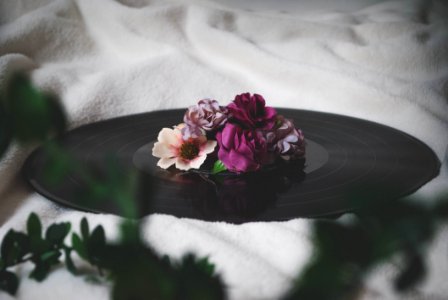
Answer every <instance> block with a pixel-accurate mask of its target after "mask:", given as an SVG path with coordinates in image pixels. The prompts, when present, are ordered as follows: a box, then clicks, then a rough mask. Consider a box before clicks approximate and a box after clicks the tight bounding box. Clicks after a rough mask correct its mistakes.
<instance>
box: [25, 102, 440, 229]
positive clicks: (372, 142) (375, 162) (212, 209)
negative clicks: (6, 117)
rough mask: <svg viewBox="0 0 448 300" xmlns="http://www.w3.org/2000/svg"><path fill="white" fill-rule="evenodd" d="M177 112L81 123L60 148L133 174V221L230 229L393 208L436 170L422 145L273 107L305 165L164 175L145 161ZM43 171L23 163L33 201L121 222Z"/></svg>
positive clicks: (41, 156)
mask: <svg viewBox="0 0 448 300" xmlns="http://www.w3.org/2000/svg"><path fill="white" fill-rule="evenodd" d="M184 111H185V110H184V109H178V110H166V111H155V112H149V113H144V114H138V115H131V116H125V117H120V118H115V119H110V120H106V121H102V122H97V123H92V124H88V125H85V126H82V127H79V128H77V129H74V130H72V131H70V132H68V133H67V134H66V135H65V136H64V137H62V138H61V144H62V145H63V147H64V149H65V150H67V152H69V153H70V154H72V155H73V156H74V157H75V158H76V159H77V160H78V161H79V163H80V164H81V165H82V166H83V167H86V168H88V169H91V170H95V172H96V173H97V174H103V175H104V174H105V173H106V172H107V159H106V157H114V159H115V160H116V161H117V162H118V163H119V164H120V165H121V166H123V168H124V169H123V170H125V172H127V171H129V172H131V171H137V173H138V174H139V175H140V176H139V177H140V180H141V183H142V184H141V189H139V190H138V191H136V195H135V201H136V204H137V205H138V207H139V213H140V216H145V215H147V214H150V213H164V214H171V215H175V216H178V217H188V218H196V219H202V220H210V221H226V222H232V223H244V222H250V221H281V220H289V219H293V218H297V217H322V216H331V215H337V214H340V213H343V212H347V211H352V210H353V209H355V207H353V204H352V202H351V201H350V199H351V198H352V197H361V198H362V197H381V198H383V199H384V198H387V199H390V201H393V199H396V198H399V197H402V196H405V195H408V194H410V193H412V192H414V191H416V190H417V189H418V188H419V187H421V186H422V185H423V184H425V183H426V182H428V181H429V180H431V179H432V178H434V177H435V176H436V175H437V174H438V172H439V168H440V162H439V160H438V159H437V157H436V156H435V154H434V152H433V151H432V150H431V149H430V148H429V147H427V146H426V145H425V144H424V143H422V142H421V141H419V140H417V139H415V138H414V137H412V136H410V135H408V134H405V133H403V132H401V131H398V130H396V129H393V128H390V127H387V126H384V125H381V124H377V123H373V122H369V121H365V120H361V119H356V118H351V117H346V116H341V115H335V114H328V113H322V112H314V111H305V110H293V109H277V111H278V113H279V114H282V115H285V116H287V117H288V118H291V119H293V120H294V122H295V124H296V125H297V126H298V127H300V128H301V129H302V130H303V132H304V134H305V138H306V140H307V154H306V161H305V164H303V162H297V163H295V164H292V165H288V164H286V165H279V166H275V167H274V168H273V169H272V170H267V171H266V172H259V173H256V174H248V175H243V176H231V175H220V176H208V175H207V174H205V175H204V174H201V173H188V174H179V173H178V172H177V173H176V172H175V171H165V170H162V169H160V168H158V167H157V166H156V165H155V164H156V162H157V160H156V158H154V157H152V155H151V147H152V144H153V143H154V141H155V140H156V139H157V134H158V132H159V131H160V130H161V128H163V127H172V126H173V125H175V124H177V123H179V120H182V115H183V113H184ZM48 163H49V158H48V157H46V155H45V153H44V152H43V151H42V149H37V150H36V151H35V152H34V153H33V154H32V155H31V156H30V157H29V158H28V160H27V161H26V163H25V166H24V174H25V176H26V178H27V180H28V182H29V183H30V184H31V186H32V187H33V188H34V189H35V190H36V191H37V192H38V193H40V194H42V195H43V196H45V197H46V198H48V199H50V200H53V201H55V202H57V203H60V204H62V205H65V206H69V207H72V208H75V209H80V210H85V211H93V212H102V213H112V214H118V215H120V211H119V209H118V208H117V207H116V206H115V205H114V204H113V203H111V202H110V201H103V202H101V203H88V202H87V203H86V201H80V197H82V196H81V195H83V191H85V190H86V184H85V183H84V181H83V179H82V178H81V177H80V175H79V174H76V173H74V172H73V173H69V174H66V175H65V176H63V178H62V179H61V182H60V183H59V184H57V185H54V184H49V183H48V182H47V181H46V180H45V176H44V169H45V167H46V166H47V165H48ZM148 182H149V183H150V185H148ZM148 186H150V188H147V187H148Z"/></svg>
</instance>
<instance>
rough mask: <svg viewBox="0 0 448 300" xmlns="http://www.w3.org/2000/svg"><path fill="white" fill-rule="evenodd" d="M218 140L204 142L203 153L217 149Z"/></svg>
mask: <svg viewBox="0 0 448 300" xmlns="http://www.w3.org/2000/svg"><path fill="white" fill-rule="evenodd" d="M216 144H217V142H216V141H207V143H205V144H203V146H202V149H201V153H204V154H209V153H212V152H213V150H215V147H216Z"/></svg>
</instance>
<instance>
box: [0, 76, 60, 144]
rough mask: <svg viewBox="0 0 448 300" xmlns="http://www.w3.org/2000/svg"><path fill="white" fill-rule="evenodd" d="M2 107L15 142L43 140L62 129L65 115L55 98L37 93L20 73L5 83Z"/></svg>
mask: <svg viewBox="0 0 448 300" xmlns="http://www.w3.org/2000/svg"><path fill="white" fill-rule="evenodd" d="M5 104H6V105H5V109H6V110H7V112H8V113H9V115H10V116H11V124H12V128H13V134H14V136H15V138H17V139H18V140H19V141H22V142H31V141H36V140H45V139H46V138H48V137H49V135H51V134H53V133H61V132H63V131H64V129H65V123H66V122H65V114H64V112H63V110H62V108H61V106H60V105H59V104H58V101H57V99H56V98H55V97H53V96H49V95H45V94H43V93H41V92H40V91H38V90H37V89H36V88H35V87H34V86H33V85H32V84H31V81H30V80H29V79H28V77H27V76H25V75H23V74H15V75H13V76H12V77H11V78H10V79H9V80H8V83H7V90H6V96H5Z"/></svg>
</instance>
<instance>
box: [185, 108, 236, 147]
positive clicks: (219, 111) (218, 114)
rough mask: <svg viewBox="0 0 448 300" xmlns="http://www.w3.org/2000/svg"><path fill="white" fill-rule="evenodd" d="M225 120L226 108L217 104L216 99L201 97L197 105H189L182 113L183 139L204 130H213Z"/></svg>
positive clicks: (202, 133) (202, 132) (194, 136)
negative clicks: (183, 113) (183, 124)
mask: <svg viewBox="0 0 448 300" xmlns="http://www.w3.org/2000/svg"><path fill="white" fill-rule="evenodd" d="M226 122H227V108H225V107H223V106H219V104H218V101H216V100H212V99H202V100H200V101H199V102H198V104H197V105H193V106H190V107H189V108H188V109H187V111H186V112H185V115H184V123H185V125H186V126H185V127H184V129H183V130H182V134H183V137H184V139H188V138H190V137H192V138H197V137H198V136H200V135H204V131H213V130H216V129H218V128H219V127H221V126H223V125H224V124H225V123H226Z"/></svg>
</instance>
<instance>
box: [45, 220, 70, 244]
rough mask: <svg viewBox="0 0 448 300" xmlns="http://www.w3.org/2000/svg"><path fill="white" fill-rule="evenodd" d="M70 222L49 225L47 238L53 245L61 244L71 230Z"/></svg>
mask: <svg viewBox="0 0 448 300" xmlns="http://www.w3.org/2000/svg"><path fill="white" fill-rule="evenodd" d="M70 228H71V224H70V223H60V224H52V225H51V226H50V227H48V229H47V232H46V234H45V239H46V240H47V241H49V242H50V243H51V244H53V245H61V244H62V243H63V242H64V239H65V237H66V236H67V234H68V233H69V232H70Z"/></svg>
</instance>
